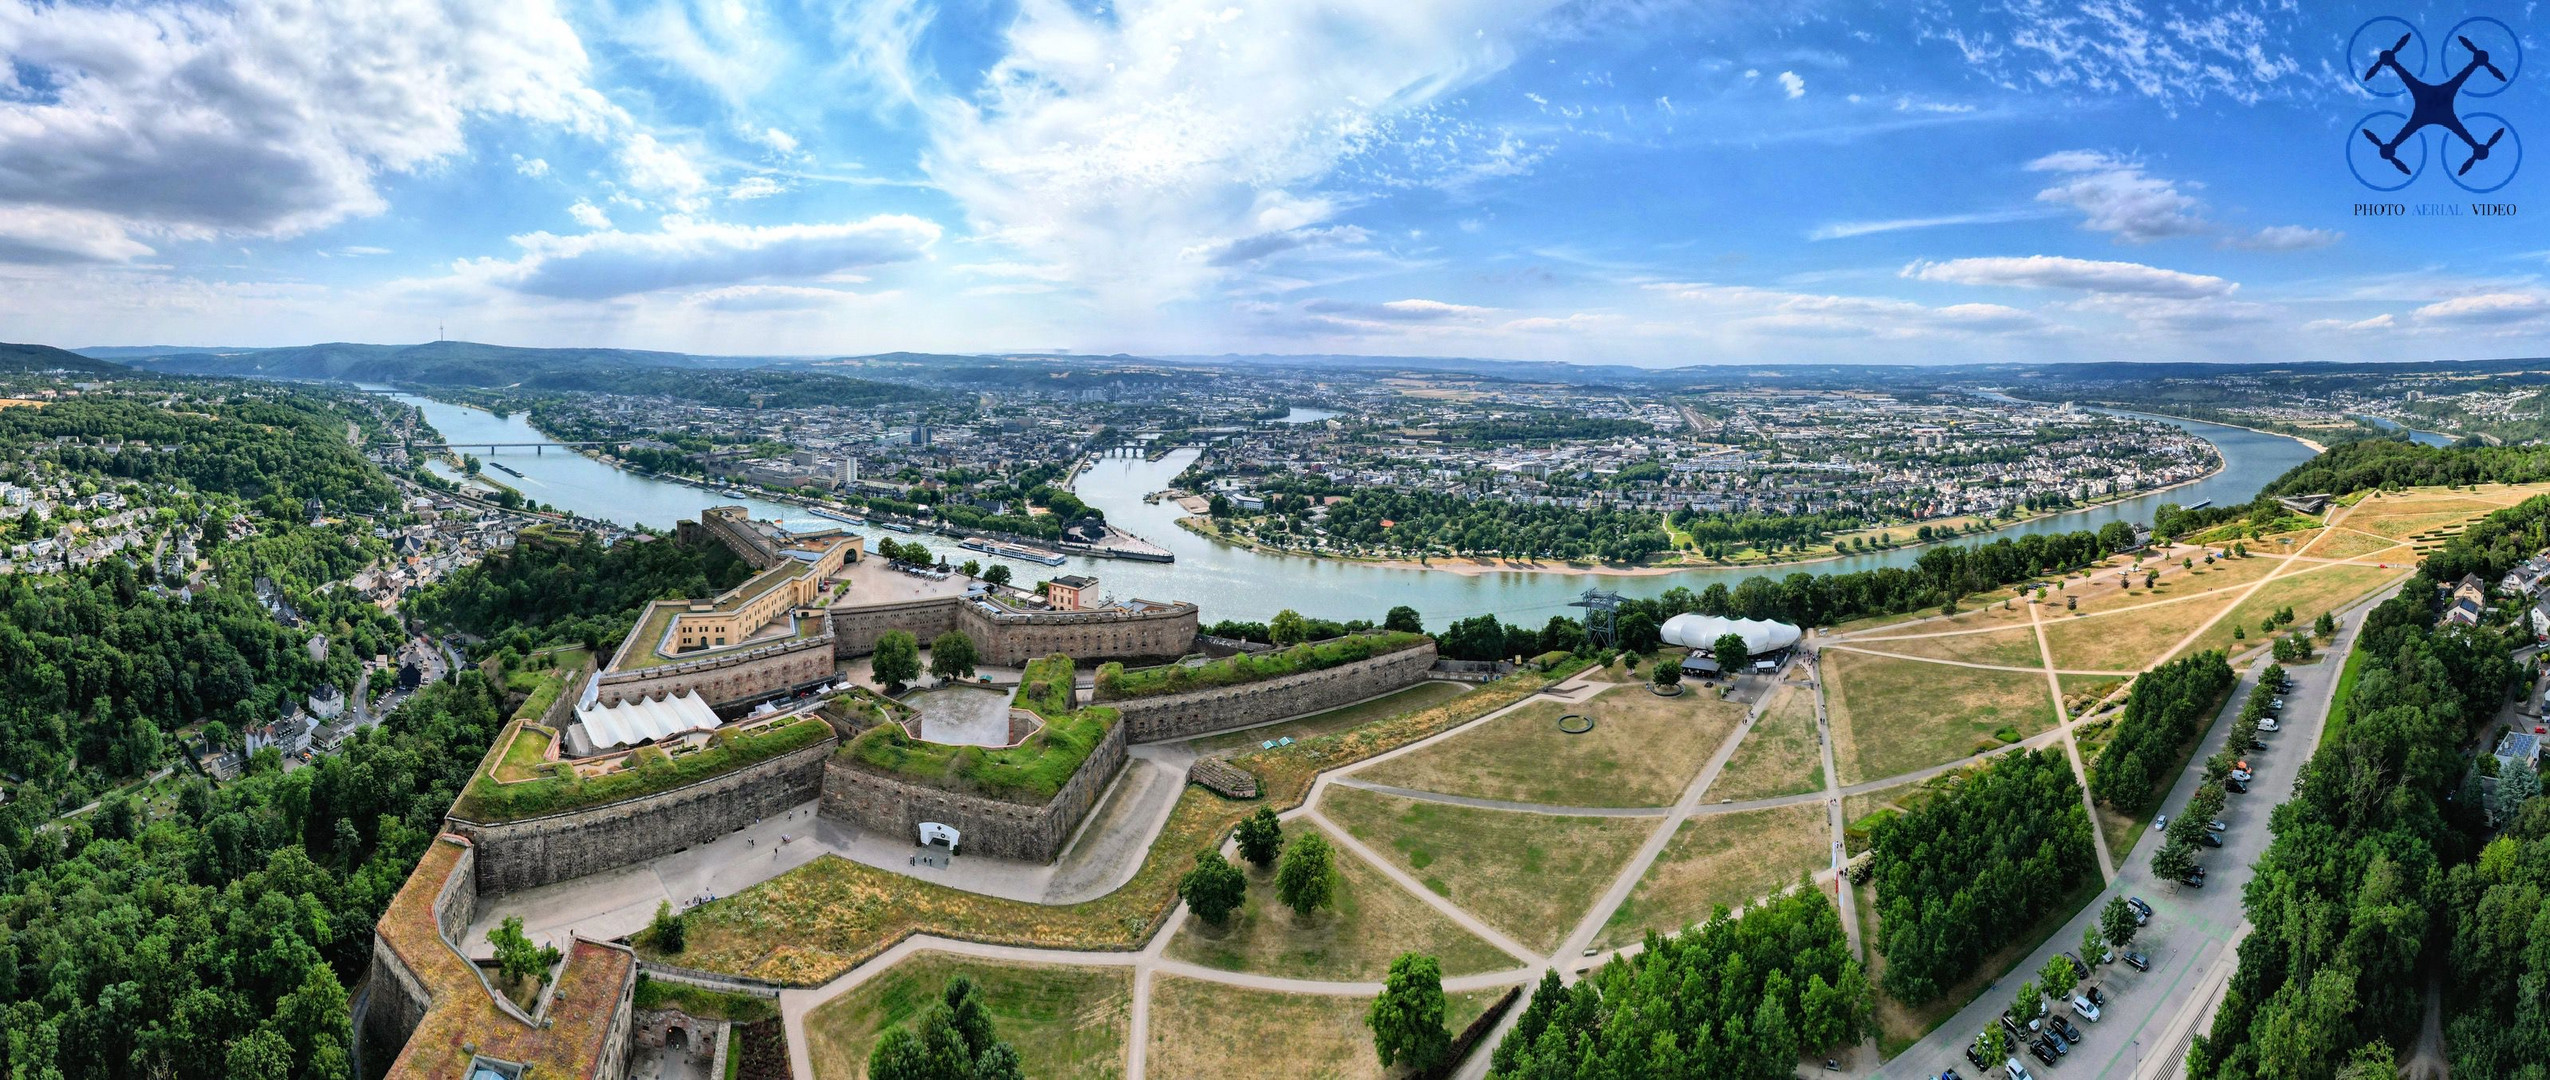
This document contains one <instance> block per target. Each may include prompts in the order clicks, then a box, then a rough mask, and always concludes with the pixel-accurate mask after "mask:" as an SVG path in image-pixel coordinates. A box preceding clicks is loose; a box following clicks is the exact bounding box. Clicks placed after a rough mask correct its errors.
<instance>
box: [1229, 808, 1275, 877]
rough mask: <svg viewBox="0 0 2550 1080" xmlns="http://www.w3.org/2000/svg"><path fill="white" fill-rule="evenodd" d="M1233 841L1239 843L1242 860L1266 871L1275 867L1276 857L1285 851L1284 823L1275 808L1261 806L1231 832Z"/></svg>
mask: <svg viewBox="0 0 2550 1080" xmlns="http://www.w3.org/2000/svg"><path fill="white" fill-rule="evenodd" d="M1231 839H1233V840H1236V841H1238V842H1239V846H1240V858H1243V859H1247V860H1248V861H1250V862H1253V863H1256V864H1257V868H1258V869H1260V870H1264V869H1266V868H1267V867H1270V866H1273V865H1275V856H1276V855H1277V854H1278V853H1280V852H1282V851H1283V850H1284V823H1283V821H1282V820H1281V819H1279V818H1277V817H1276V816H1275V810H1274V808H1272V807H1265V806H1261V807H1258V808H1257V812H1256V813H1254V814H1250V815H1249V816H1248V817H1246V818H1243V819H1241V821H1240V824H1239V827H1238V828H1236V829H1233V830H1231Z"/></svg>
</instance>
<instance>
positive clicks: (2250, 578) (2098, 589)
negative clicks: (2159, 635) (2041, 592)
mask: <svg viewBox="0 0 2550 1080" xmlns="http://www.w3.org/2000/svg"><path fill="white" fill-rule="evenodd" d="M2252 550H2254V546H2253V549H2252ZM2181 558H2188V557H2187V556H2181ZM2191 561H2193V562H2194V563H2195V564H2196V567H2195V569H2193V570H2183V569H2180V568H2179V565H2178V563H2179V560H2178V559H2171V560H2169V564H2168V566H2167V567H2165V568H2163V569H2162V571H2161V575H2160V584H2159V585H2157V586H2155V587H2153V588H2149V589H2146V588H2144V587H2143V575H2142V574H2140V573H2136V574H2135V575H2134V577H2133V582H2132V585H2133V587H2132V588H2128V589H2119V588H2117V587H2116V580H2117V579H2116V575H2115V574H2114V573H2112V572H2111V573H2109V574H2107V575H2106V576H2104V577H2101V578H2099V579H2097V580H2096V581H2095V582H2094V583H2091V584H2089V585H2086V586H2084V585H2074V586H2073V587H2072V588H2071V590H2070V591H2071V592H2073V593H2077V594H2079V595H2080V598H2081V606H2080V607H2079V608H2078V609H2077V612H2076V611H2075V610H2073V609H2066V608H2065V607H2064V606H2063V605H2062V603H2061V602H2060V601H2061V599H2062V597H2061V596H2059V595H2058V596H2053V597H2050V598H2051V599H2054V600H2056V601H2057V602H2056V603H2055V604H2053V605H2052V606H2050V607H2048V608H2047V609H2046V611H2045V614H2046V617H2047V619H2048V620H2051V619H2054V618H2056V617H2068V616H2073V615H2075V614H2076V613H2077V614H2087V613H2089V612H2093V611H2113V610H2115V609H2117V608H2126V607H2134V606H2136V605H2139V604H2148V603H2151V602H2152V601H2154V600H2169V599H2173V598H2176V597H2182V596H2197V595H2200V594H2203V593H2211V592H2222V591H2223V590H2226V589H2236V588H2239V587H2241V586H2243V585H2253V584H2256V583H2257V581H2258V579H2260V578H2263V577H2265V576H2267V575H2268V574H2269V573H2272V572H2274V570H2275V568H2276V567H2279V566H2282V565H2284V560H2283V559H2279V558H2271V557H2268V556H2265V555H2253V556H2251V557H2249V558H2246V559H2219V560H2216V561H2215V562H2214V563H2213V565H2211V566H2207V565H2205V560H2204V557H2203V556H2201V555H2198V556H2194V557H2193V558H2192V560H2191ZM2187 602H2188V603H2191V604H2203V603H2208V602H2209V601H2204V600H2189V601H2187Z"/></svg>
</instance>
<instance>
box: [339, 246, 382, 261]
mask: <svg viewBox="0 0 2550 1080" xmlns="http://www.w3.org/2000/svg"><path fill="white" fill-rule="evenodd" d="M336 253H337V254H339V255H345V256H349V257H357V258H359V257H366V256H372V255H387V254H389V253H390V249H388V248H385V247H370V246H367V245H364V244H352V245H348V246H346V247H341V248H338V249H337V252H336Z"/></svg>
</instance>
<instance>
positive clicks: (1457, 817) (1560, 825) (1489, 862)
mask: <svg viewBox="0 0 2550 1080" xmlns="http://www.w3.org/2000/svg"><path fill="white" fill-rule="evenodd" d="M1319 812H1320V813H1321V814H1322V815H1324V816H1326V817H1327V818H1328V820H1330V821H1332V822H1335V823H1336V824H1337V825H1338V827H1340V828H1343V829H1345V830H1346V832H1347V833H1349V834H1351V835H1353V836H1354V837H1355V838H1356V839H1358V840H1361V841H1363V842H1364V843H1365V844H1367V845H1369V846H1370V847H1372V848H1373V849H1374V850H1375V851H1377V852H1379V853H1380V854H1381V856H1382V857H1383V858H1386V859H1389V860H1390V861H1391V862H1393V863H1396V864H1397V865H1398V866H1399V868H1400V869H1402V870H1406V871H1407V872H1408V873H1409V874H1410V875H1412V876H1414V877H1415V878H1416V879H1417V880H1419V881H1422V882H1424V883H1425V885H1426V887H1427V888H1429V889H1432V890H1434V891H1435V892H1437V893H1439V894H1441V895H1443V896H1444V897H1446V898H1448V899H1450V900H1451V901H1452V902H1453V903H1454V904H1457V905H1459V906H1460V907H1461V909H1462V910H1464V911H1467V912H1469V913H1471V914H1473V915H1476V916H1478V917H1479V918H1481V919H1484V920H1486V921H1487V922H1488V923H1489V924H1490V925H1492V926H1495V927H1496V928H1497V929H1500V930H1503V931H1504V932H1505V933H1506V934H1508V935H1510V936H1512V937H1513V938H1514V940H1516V941H1518V942H1521V943H1523V944H1524V945H1527V946H1530V947H1532V948H1535V949H1544V950H1546V949H1554V948H1557V947H1558V943H1559V941H1560V940H1561V939H1563V938H1565V937H1566V936H1567V932H1568V931H1569V930H1572V929H1574V928H1575V926H1576V923H1577V921H1578V920H1580V919H1582V918H1583V917H1584V915H1585V910H1586V909H1587V908H1590V907H1592V906H1593V903H1594V898H1595V897H1597V896H1600V895H1602V891H1603V890H1604V889H1605V888H1607V887H1609V886H1610V885H1611V882H1612V878H1613V877H1614V876H1616V875H1618V874H1619V873H1620V868H1621V865H1622V864H1624V863H1627V862H1628V861H1629V856H1630V854H1631V853H1632V852H1635V851H1636V850H1637V849H1638V845H1639V843H1640V842H1642V841H1644V840H1645V839H1646V838H1647V834H1648V833H1650V832H1652V831H1654V829H1655V827H1656V824H1657V822H1656V819H1654V818H1594V817H1553V816H1551V815H1548V814H1525V813H1514V812H1511V811H1505V810H1480V809H1475V808H1472V807H1467V806H1454V805H1451V804H1449V803H1436V802H1419V801H1417V800H1413V799H1402V798H1399V797H1397V796H1393V795H1383V794H1381V793H1379V792H1373V791H1364V790H1362V789H1359V788H1350V787H1338V786H1331V787H1330V788H1328V792H1327V794H1326V795H1323V796H1321V798H1320V803H1319Z"/></svg>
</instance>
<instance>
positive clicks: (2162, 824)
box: [2152, 814, 2169, 832]
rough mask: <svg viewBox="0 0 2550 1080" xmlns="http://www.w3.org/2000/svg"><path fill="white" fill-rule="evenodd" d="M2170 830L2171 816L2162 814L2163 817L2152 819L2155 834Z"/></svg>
mask: <svg viewBox="0 0 2550 1080" xmlns="http://www.w3.org/2000/svg"><path fill="white" fill-rule="evenodd" d="M2168 828H2169V815H2167V814H2162V815H2160V816H2158V817H2155V818H2153V819H2152V831H2153V832H2162V831H2165V830H2167V829H2168Z"/></svg>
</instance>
